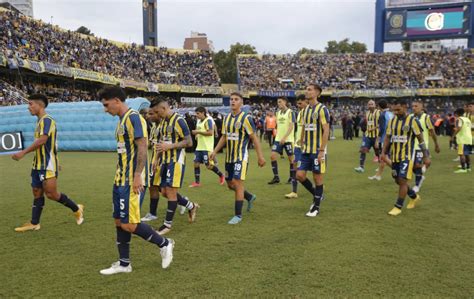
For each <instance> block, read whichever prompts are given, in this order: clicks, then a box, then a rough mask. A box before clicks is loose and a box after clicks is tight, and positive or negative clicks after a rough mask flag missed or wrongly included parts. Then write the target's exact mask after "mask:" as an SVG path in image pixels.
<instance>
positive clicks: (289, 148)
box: [272, 141, 293, 156]
mask: <svg viewBox="0 0 474 299" xmlns="http://www.w3.org/2000/svg"><path fill="white" fill-rule="evenodd" d="M283 149H285V152H286V154H287V155H288V156H293V143H291V142H285V143H284V144H280V142H278V141H275V142H273V146H272V152H277V153H279V154H280V155H283Z"/></svg>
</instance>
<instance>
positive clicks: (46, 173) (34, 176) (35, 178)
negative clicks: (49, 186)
mask: <svg viewBox="0 0 474 299" xmlns="http://www.w3.org/2000/svg"><path fill="white" fill-rule="evenodd" d="M57 177H58V172H57V171H51V170H36V169H32V170H31V187H33V188H43V182H44V181H45V180H47V179H51V178H57Z"/></svg>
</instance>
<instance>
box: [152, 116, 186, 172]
mask: <svg viewBox="0 0 474 299" xmlns="http://www.w3.org/2000/svg"><path fill="white" fill-rule="evenodd" d="M159 135H160V136H161V140H160V142H163V143H168V144H172V143H176V142H180V141H182V140H184V137H186V136H189V135H190V132H189V127H188V125H187V124H186V121H185V120H184V118H183V117H182V116H180V115H179V114H178V113H176V112H173V114H172V115H171V116H169V117H167V118H165V119H164V120H163V121H162V123H161V125H160V130H159ZM161 162H162V163H171V162H179V163H181V164H184V163H185V162H186V151H185V150H184V148H174V149H170V150H167V151H166V152H163V153H162V154H161Z"/></svg>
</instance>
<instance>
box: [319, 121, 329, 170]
mask: <svg viewBox="0 0 474 299" xmlns="http://www.w3.org/2000/svg"><path fill="white" fill-rule="evenodd" d="M328 140H329V123H325V124H323V139H322V140H321V145H320V147H319V153H318V160H319V162H321V161H322V160H324V156H325V154H326V153H325V149H326V146H327V145H328Z"/></svg>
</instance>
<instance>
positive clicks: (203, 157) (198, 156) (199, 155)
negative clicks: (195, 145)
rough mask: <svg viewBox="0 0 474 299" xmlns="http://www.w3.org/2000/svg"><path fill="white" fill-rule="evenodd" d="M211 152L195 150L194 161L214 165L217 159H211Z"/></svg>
mask: <svg viewBox="0 0 474 299" xmlns="http://www.w3.org/2000/svg"><path fill="white" fill-rule="evenodd" d="M210 155H211V152H209V151H195V152H194V162H196V163H201V164H204V165H206V166H209V165H214V164H215V161H209V156H210Z"/></svg>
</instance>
